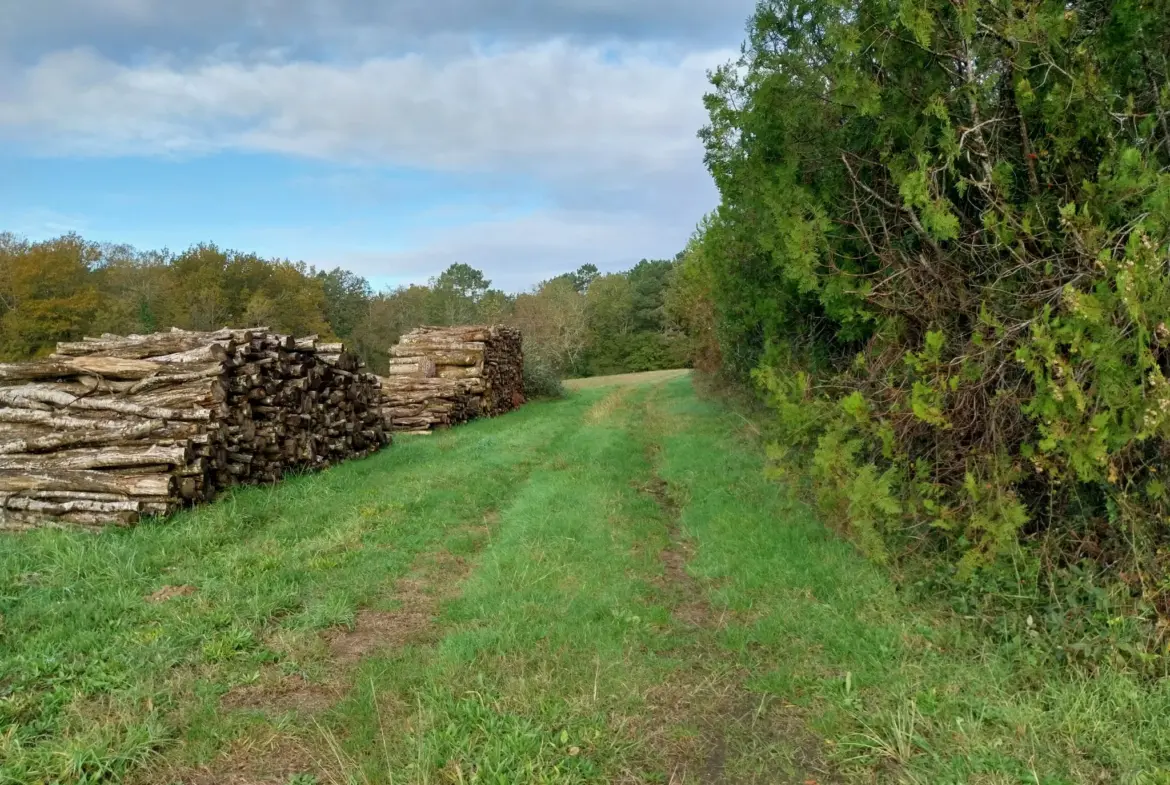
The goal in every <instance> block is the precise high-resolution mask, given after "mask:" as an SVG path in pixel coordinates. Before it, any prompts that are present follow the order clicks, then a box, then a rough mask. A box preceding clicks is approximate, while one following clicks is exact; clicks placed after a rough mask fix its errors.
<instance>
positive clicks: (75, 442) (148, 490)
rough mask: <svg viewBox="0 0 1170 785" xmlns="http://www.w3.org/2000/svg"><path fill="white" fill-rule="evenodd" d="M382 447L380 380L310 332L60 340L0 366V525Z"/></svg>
mask: <svg viewBox="0 0 1170 785" xmlns="http://www.w3.org/2000/svg"><path fill="white" fill-rule="evenodd" d="M388 443H389V435H388V433H387V431H386V429H385V425H384V421H383V417H382V411H381V389H380V385H379V383H378V380H377V377H376V376H374V375H372V374H368V373H365V372H364V371H363V370H362V368H361V363H360V362H358V360H357V358H356V357H354V356H353V355H351V354H349V353H348V352H347V351H345V348H344V347H343V346H341V345H340V344H324V343H319V342H318V341H317V340H316V337H315V336H310V337H309V338H304V339H299V340H297V339H293V338H292V337H290V336H283V335H276V334H273V333H270V332H268V330H267V329H266V328H255V329H253V330H227V329H225V330H220V331H217V332H211V333H203V332H188V331H182V330H172V331H171V332H169V333H158V334H153V335H133V336H125V337H123V336H116V335H103V336H101V337H100V338H86V339H85V340H83V341H77V342H69V343H61V344H58V346H57V352H56V353H55V354H53V355H52V356H51V357H50V358H48V359H46V360H41V361H37V362H31V363H19V364H13V365H0V530H4V529H9V530H22V529H28V528H34V527H38V526H86V527H97V526H105V525H118V524H122V525H130V524H134V523H136V522H138V520H139V519H140V518H142V517H144V516H155V515H158V516H162V515H169V514H171V513H173V512H174V511H175V510H177V509H178V508H180V507H183V506H186V505H189V504H194V503H198V502H203V501H208V500H210V499H212V498H214V496H215V495H216V493H217V492H218V491H220V490H222V489H224V488H227V487H231V486H233V485H243V484H257V483H270V482H275V481H277V480H279V479H280V478H281V477H282V476H283V475H284V474H286V473H288V472H290V471H308V470H315V469H320V468H323V467H325V466H329V465H331V464H333V463H337V462H339V461H342V460H346V459H348V458H354V457H360V456H363V455H366V454H369V453H371V452H373V451H375V450H378V449H380V448H381V447H383V446H385V445H386V444H388Z"/></svg>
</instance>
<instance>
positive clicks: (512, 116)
mask: <svg viewBox="0 0 1170 785" xmlns="http://www.w3.org/2000/svg"><path fill="white" fill-rule="evenodd" d="M752 6H753V2H752V0H693V2H671V1H670V0H558V1H556V2H545V3H537V2H535V0H389V1H388V2H374V0H332V1H331V2H329V1H325V0H281V2H275V0H204V1H203V2H201V3H175V2H173V1H172V0H38V2H35V3H32V2H28V3H26V2H19V1H18V0H0V231H2V230H8V231H15V232H18V233H20V234H24V235H25V236H27V237H29V238H30V239H42V238H45V237H51V236H55V235H57V234H60V233H62V232H65V231H71V230H75V231H78V232H80V233H81V234H82V235H83V236H85V237H87V238H89V239H93V240H98V241H110V242H123V243H130V244H132V245H135V246H137V247H140V248H162V247H169V248H171V249H172V250H180V249H183V248H186V247H187V246H189V245H191V244H194V243H197V242H207V241H210V242H215V243H217V244H219V245H220V246H224V247H229V248H235V249H239V250H245V251H255V252H257V253H260V254H263V255H268V256H276V257H282V258H291V259H301V260H304V261H306V262H309V263H312V264H316V265H318V266H327V267H332V266H335V265H340V266H343V267H346V268H349V269H352V270H354V271H356V272H358V273H360V274H362V275H365V276H366V277H367V278H369V279H370V280H371V282H373V283H375V285H378V286H384V285H394V284H398V283H405V282H410V281H422V280H425V279H426V278H428V277H430V276H431V275H434V274H436V273H437V272H438V271H440V270H442V269H443V268H444V267H446V266H447V265H448V264H450V263H452V262H456V261H461V262H466V263H469V264H471V265H473V266H476V267H479V268H481V269H483V270H484V271H485V272H486V273H487V274H488V277H489V278H491V279H493V281H494V282H495V283H496V285H499V286H501V287H503V288H505V289H509V290H512V291H516V290H520V289H523V288H526V287H528V286H529V285H531V284H533V283H535V282H536V281H539V280H540V279H542V278H546V277H549V276H551V275H555V274H557V273H560V272H562V271H564V270H567V269H572V268H574V267H576V266H578V265H579V264H583V263H586V262H592V263H595V264H597V265H598V266H599V267H601V268H602V269H618V268H621V267H624V266H627V265H629V264H632V263H633V262H635V261H637V260H638V259H639V258H643V257H662V256H669V255H673V254H674V253H675V252H677V251H678V250H680V249H681V248H682V246H683V245H684V244H685V242H686V240H687V238H688V236H689V235H690V233H691V231H692V230H693V228H694V226H695V224H696V223H697V222H698V220H699V219H700V218H701V217H702V215H703V213H704V212H706V211H707V210H709V209H710V208H711V207H713V206H714V204H715V194H714V191H713V188H712V186H711V184H710V182H709V178H708V177H707V175H706V172H705V171H704V169H703V166H702V149H701V145H700V144H699V142H698V140H697V138H696V136H695V134H696V132H697V130H698V128H699V127H700V126H701V125H702V123H703V122H704V120H705V116H704V112H703V108H702V103H701V99H702V94H703V92H704V90H705V89H706V71H707V69H709V68H711V67H714V66H716V65H718V64H721V63H723V62H726V61H728V60H729V59H731V58H732V57H734V55H735V53H736V50H737V48H738V45H739V42H740V40H741V39H742V37H743V30H744V24H745V22H746V20H747V17H748V16H749V14H750V12H751V9H752Z"/></svg>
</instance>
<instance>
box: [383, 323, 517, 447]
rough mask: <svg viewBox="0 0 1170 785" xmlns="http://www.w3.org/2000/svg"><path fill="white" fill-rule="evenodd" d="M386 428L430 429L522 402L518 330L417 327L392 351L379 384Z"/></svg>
mask: <svg viewBox="0 0 1170 785" xmlns="http://www.w3.org/2000/svg"><path fill="white" fill-rule="evenodd" d="M381 383H382V406H383V413H384V415H385V417H386V425H387V427H388V428H390V429H391V430H395V431H416V432H422V431H429V430H432V429H433V428H436V427H445V426H449V425H455V424H457V423H461V422H465V421H467V420H470V419H472V418H475V417H479V416H481V415H484V416H493V415H497V414H502V413H504V412H508V411H511V410H512V409H514V408H516V407H517V406H520V405H521V404H522V403H524V354H523V351H522V349H521V337H520V331H519V330H516V329H513V328H511V327H504V326H501V325H492V326H469V327H419V328H418V329H416V330H412V331H411V332H409V333H407V334H406V335H404V336H403V337H402V339H401V340H400V341H399V342H398V345H397V346H395V347H393V348H391V349H390V375H389V376H388V377H387V378H383V379H382V380H381Z"/></svg>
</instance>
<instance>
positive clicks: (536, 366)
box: [524, 355, 565, 398]
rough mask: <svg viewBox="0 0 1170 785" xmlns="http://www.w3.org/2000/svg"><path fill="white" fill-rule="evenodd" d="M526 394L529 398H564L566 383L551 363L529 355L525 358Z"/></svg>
mask: <svg viewBox="0 0 1170 785" xmlns="http://www.w3.org/2000/svg"><path fill="white" fill-rule="evenodd" d="M524 395H525V396H526V397H528V398H562V397H564V395H565V385H564V384H562V383H561V375H560V374H559V373H558V372H557V369H556V368H555V367H553V365H552V364H551V363H548V362H544V361H542V360H540V359H538V358H536V357H533V356H531V355H529V356H526V357H525V358H524Z"/></svg>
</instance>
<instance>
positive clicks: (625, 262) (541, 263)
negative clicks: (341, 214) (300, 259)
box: [307, 210, 697, 292]
mask: <svg viewBox="0 0 1170 785" xmlns="http://www.w3.org/2000/svg"><path fill="white" fill-rule="evenodd" d="M696 222H697V217H696V220H695V221H692V222H690V223H686V221H685V219H683V220H680V217H677V216H675V217H665V218H659V219H657V220H647V218H646V216H643V215H634V214H631V215H626V216H623V215H615V214H613V213H604V212H584V211H563V210H545V211H539V212H535V213H533V214H531V215H528V216H525V217H522V218H516V219H510V220H503V221H492V222H480V223H471V224H466V225H463V226H460V227H458V228H456V229H453V230H451V229H447V230H443V231H441V232H425V233H421V234H419V235H417V236H416V237H413V238H411V239H412V240H414V241H415V242H414V243H412V245H414V246H415V247H414V248H412V249H411V250H404V251H395V252H390V253H368V252H366V253H363V252H344V251H342V252H340V253H337V254H333V255H322V256H320V257H317V258H309V259H307V261H309V262H311V263H314V264H317V265H318V266H323V267H334V266H337V265H340V266H342V267H345V268H346V269H350V270H353V271H354V272H357V273H359V274H360V275H364V276H367V277H369V278H371V279H385V278H393V279H398V280H405V281H409V282H411V283H422V282H425V281H426V280H427V278H429V277H431V276H432V275H435V274H437V273H438V272H439V271H441V270H443V269H444V268H446V267H447V266H448V265H450V264H452V263H453V262H465V263H467V264H470V265H471V266H473V267H476V268H478V269H481V270H483V271H484V273H485V274H486V275H487V277H488V278H489V279H491V281H492V285H493V286H495V287H497V288H500V289H504V290H505V291H511V292H515V291H521V290H523V289H526V288H527V287H528V286H530V285H531V284H533V283H535V282H536V281H539V280H543V279H546V278H551V277H552V276H555V275H559V274H561V273H564V272H568V271H571V270H575V269H576V268H577V267H579V266H581V265H582V264H586V263H591V264H596V265H597V266H598V267H600V268H601V269H602V270H603V271H610V270H619V269H626V268H628V267H630V266H631V265H633V264H634V263H636V262H637V261H638V260H639V259H642V258H670V257H673V256H674V254H675V253H677V252H678V251H680V250H682V247H683V244H684V243H685V241H686V239H687V237H688V236H689V233H690V231H691V230H692V229H693V228H694V224H695V223H696Z"/></svg>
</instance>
